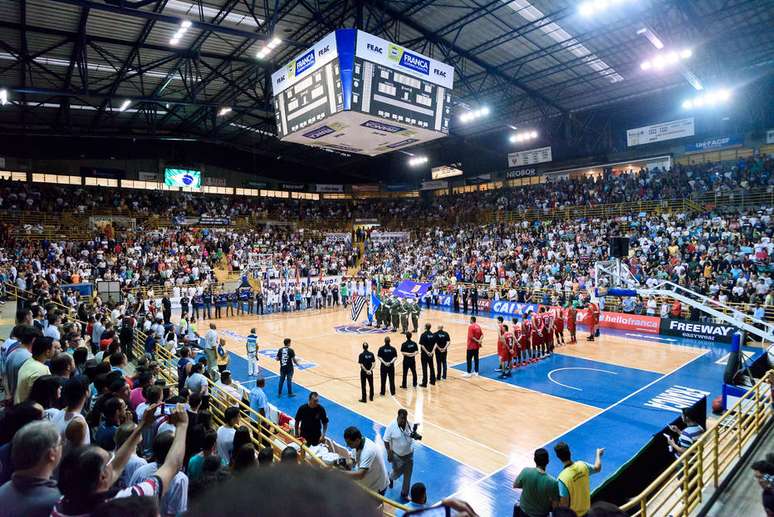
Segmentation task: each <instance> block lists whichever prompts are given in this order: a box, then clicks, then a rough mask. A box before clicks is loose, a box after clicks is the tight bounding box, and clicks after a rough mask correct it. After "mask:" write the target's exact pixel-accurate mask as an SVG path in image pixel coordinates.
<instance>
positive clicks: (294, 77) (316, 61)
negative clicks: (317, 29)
mask: <svg viewBox="0 0 774 517" xmlns="http://www.w3.org/2000/svg"><path fill="white" fill-rule="evenodd" d="M338 55H339V53H338V49H337V47H336V33H335V32H331V33H330V34H328V35H327V36H325V37H324V38H323V39H321V40H320V41H318V42H317V43H315V44H314V45H312V46H311V47H309V48H308V49H306V50H305V51H304V52H303V53H301V54H300V55H298V56H296V58H295V59H293V60H292V61H290V62H289V63H287V64H286V65H285V66H283V67H280V68H279V69H278V70H277V71H276V72H274V73H273V74H271V83H272V87H273V88H272V90H273V92H274V95H277V94H278V93H280V92H282V91H284V90H287V89H288V88H290V87H291V86H293V85H294V84H296V82H298V81H300V80H301V79H303V78H304V77H307V76H309V75H311V74H312V72H314V71H315V70H318V69H320V68H321V67H322V66H323V65H324V64H326V63H329V62H331V61H333V60H334V59H336V58H337V57H338Z"/></svg>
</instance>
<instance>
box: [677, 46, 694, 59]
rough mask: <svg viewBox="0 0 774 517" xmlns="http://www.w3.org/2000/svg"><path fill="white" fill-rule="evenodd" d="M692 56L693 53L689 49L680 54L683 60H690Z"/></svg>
mask: <svg viewBox="0 0 774 517" xmlns="http://www.w3.org/2000/svg"><path fill="white" fill-rule="evenodd" d="M692 55H693V51H692V50H691V49H689V48H686V49H683V50H682V51H681V52H680V57H681V58H682V59H689V58H690V57H691V56H692Z"/></svg>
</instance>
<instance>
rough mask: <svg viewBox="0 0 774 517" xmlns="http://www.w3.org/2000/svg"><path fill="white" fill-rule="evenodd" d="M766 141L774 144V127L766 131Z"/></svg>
mask: <svg viewBox="0 0 774 517" xmlns="http://www.w3.org/2000/svg"><path fill="white" fill-rule="evenodd" d="M766 143H767V144H774V129H769V130H768V131H766Z"/></svg>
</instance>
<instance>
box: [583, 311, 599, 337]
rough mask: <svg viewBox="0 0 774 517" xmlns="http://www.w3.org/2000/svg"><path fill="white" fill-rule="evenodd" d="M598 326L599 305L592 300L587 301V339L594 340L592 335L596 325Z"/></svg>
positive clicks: (594, 332) (595, 331)
mask: <svg viewBox="0 0 774 517" xmlns="http://www.w3.org/2000/svg"><path fill="white" fill-rule="evenodd" d="M598 326H599V305H597V304H596V303H594V302H593V301H589V337H587V338H586V340H587V341H594V335H595V334H596V333H597V327H598Z"/></svg>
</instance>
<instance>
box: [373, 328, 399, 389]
mask: <svg viewBox="0 0 774 517" xmlns="http://www.w3.org/2000/svg"><path fill="white" fill-rule="evenodd" d="M377 356H378V357H379V363H380V365H379V375H380V376H381V381H382V389H381V395H382V396H384V388H385V384H386V383H387V379H389V380H390V394H391V395H395V363H396V362H397V361H398V351H397V350H396V349H395V347H394V346H392V345H391V344H390V336H385V338H384V344H383V345H382V346H381V348H379V352H378V354H377Z"/></svg>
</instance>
